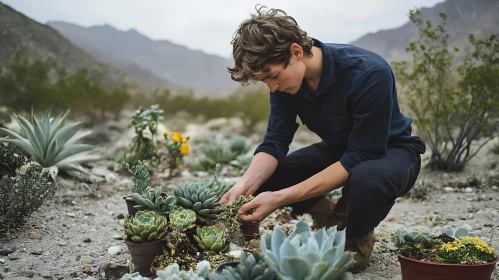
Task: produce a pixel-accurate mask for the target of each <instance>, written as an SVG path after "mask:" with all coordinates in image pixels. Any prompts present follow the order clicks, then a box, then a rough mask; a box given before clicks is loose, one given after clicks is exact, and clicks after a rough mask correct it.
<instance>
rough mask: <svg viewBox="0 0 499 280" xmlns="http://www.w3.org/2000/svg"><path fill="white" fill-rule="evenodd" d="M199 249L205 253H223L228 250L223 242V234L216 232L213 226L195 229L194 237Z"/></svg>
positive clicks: (224, 241)
mask: <svg viewBox="0 0 499 280" xmlns="http://www.w3.org/2000/svg"><path fill="white" fill-rule="evenodd" d="M194 239H196V241H197V243H198V245H199V248H201V249H203V250H205V251H215V252H224V251H226V250H227V249H228V248H229V244H228V243H227V242H226V240H225V232H223V231H218V230H217V229H216V227H214V226H205V227H201V228H197V229H196V235H194Z"/></svg>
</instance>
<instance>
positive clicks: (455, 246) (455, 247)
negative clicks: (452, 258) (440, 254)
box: [440, 240, 465, 252]
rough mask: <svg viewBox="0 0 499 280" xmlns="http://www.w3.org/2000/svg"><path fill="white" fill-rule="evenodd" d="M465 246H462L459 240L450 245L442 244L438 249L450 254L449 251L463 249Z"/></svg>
mask: <svg viewBox="0 0 499 280" xmlns="http://www.w3.org/2000/svg"><path fill="white" fill-rule="evenodd" d="M464 247H465V245H464V244H462V243H461V242H460V241H459V240H455V241H452V243H444V244H442V247H440V250H442V251H444V252H451V251H456V250H458V249H459V248H464Z"/></svg>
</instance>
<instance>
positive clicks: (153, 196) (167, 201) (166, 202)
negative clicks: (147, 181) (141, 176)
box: [132, 187, 176, 217]
mask: <svg viewBox="0 0 499 280" xmlns="http://www.w3.org/2000/svg"><path fill="white" fill-rule="evenodd" d="M132 198H133V200H134V201H135V202H137V204H138V205H134V206H133V207H134V208H137V209H139V210H152V211H155V212H156V213H158V214H160V215H163V216H165V217H167V216H168V215H169V214H170V213H171V212H173V211H174V210H175V207H176V203H175V197H173V196H171V195H167V196H163V195H162V193H161V187H156V188H151V187H147V188H146V189H145V192H144V193H143V194H140V193H135V192H134V193H133V194H132Z"/></svg>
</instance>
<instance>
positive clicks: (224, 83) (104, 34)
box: [47, 21, 238, 96]
mask: <svg viewBox="0 0 499 280" xmlns="http://www.w3.org/2000/svg"><path fill="white" fill-rule="evenodd" d="M47 24H48V25H50V26H52V27H53V28H55V29H56V30H58V31H59V32H60V33H61V34H63V35H64V36H65V37H66V38H68V39H69V40H70V41H71V42H73V43H74V44H75V45H77V46H79V47H81V48H82V49H84V50H85V51H87V52H88V53H90V54H92V55H93V56H94V57H95V58H97V59H98V60H101V61H104V62H107V63H110V64H111V65H114V66H116V67H122V66H123V65H130V64H133V65H138V66H139V67H141V68H143V69H147V70H148V71H151V72H153V73H154V74H155V75H157V76H159V77H161V78H166V79H168V80H171V81H173V82H174V83H177V84H179V85H182V86H186V87H189V88H193V89H194V93H195V94H196V95H209V96H217V95H218V96H223V95H227V94H229V93H231V92H232V91H233V90H234V89H235V88H236V87H237V86H238V85H237V83H235V82H234V81H232V80H231V79H230V75H229V74H228V73H227V66H229V65H230V64H231V61H230V60H229V59H227V58H224V57H220V56H216V55H209V54H206V53H204V52H202V51H197V50H191V49H188V48H186V47H184V46H181V45H177V44H174V43H172V42H170V41H167V40H152V39H150V38H148V37H146V36H144V35H143V34H141V33H139V32H138V31H136V30H135V29H130V30H128V31H120V30H118V29H116V28H114V27H112V26H110V25H107V24H106V25H100V26H91V27H81V26H78V25H75V24H71V23H67V22H61V21H50V22H48V23H47Z"/></svg>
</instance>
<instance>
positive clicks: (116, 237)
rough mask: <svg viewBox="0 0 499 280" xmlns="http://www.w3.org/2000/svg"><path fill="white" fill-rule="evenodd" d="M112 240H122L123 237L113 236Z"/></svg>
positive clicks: (119, 235)
mask: <svg viewBox="0 0 499 280" xmlns="http://www.w3.org/2000/svg"><path fill="white" fill-rule="evenodd" d="M113 239H116V240H121V239H123V236H122V235H121V234H113Z"/></svg>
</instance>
